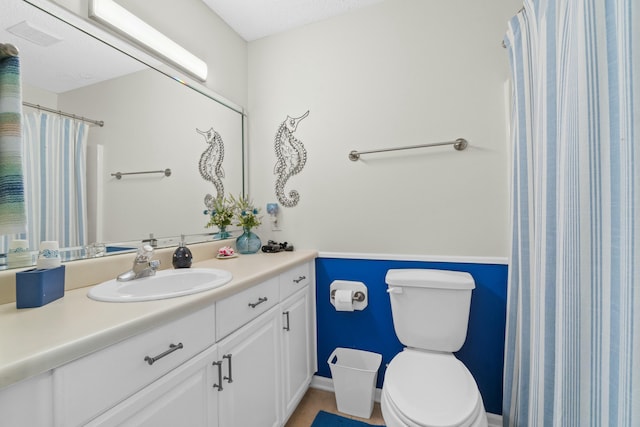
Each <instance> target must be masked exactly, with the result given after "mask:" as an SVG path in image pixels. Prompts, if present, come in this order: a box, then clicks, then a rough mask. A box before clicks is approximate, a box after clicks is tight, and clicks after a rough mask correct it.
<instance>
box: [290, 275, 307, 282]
mask: <svg viewBox="0 0 640 427" xmlns="http://www.w3.org/2000/svg"><path fill="white" fill-rule="evenodd" d="M306 278H307V276H298V278H297V279H293V281H294V282H296V283H300V282H302V281H303V280H304V279H306Z"/></svg>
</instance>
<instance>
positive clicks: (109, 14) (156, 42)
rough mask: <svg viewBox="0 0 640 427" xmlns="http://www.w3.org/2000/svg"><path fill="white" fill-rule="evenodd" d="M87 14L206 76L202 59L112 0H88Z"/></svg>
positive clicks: (161, 54)
mask: <svg viewBox="0 0 640 427" xmlns="http://www.w3.org/2000/svg"><path fill="white" fill-rule="evenodd" d="M89 17H90V18H92V19H94V20H96V21H98V22H100V23H102V24H104V25H106V26H108V27H109V28H111V29H113V30H115V31H117V32H118V33H120V34H122V35H124V36H126V37H128V38H130V39H131V40H133V41H134V42H136V43H139V44H140V45H142V46H143V47H145V48H147V49H150V50H152V51H154V52H155V53H157V54H158V55H160V56H162V57H163V58H165V59H166V60H168V61H170V62H171V63H172V64H174V65H176V66H177V67H179V68H181V69H182V70H184V71H186V72H188V73H189V74H191V75H192V76H194V77H197V78H198V79H199V80H201V81H205V80H207V64H206V63H205V62H204V61H203V60H201V59H200V58H198V57H197V56H195V55H193V54H192V53H191V52H189V51H187V50H186V49H185V48H183V47H182V46H180V45H179V44H177V43H176V42H174V41H173V40H171V39H169V38H168V37H166V36H165V35H164V34H162V33H161V32H160V31H158V30H156V29H155V28H153V27H152V26H151V25H149V24H147V23H146V22H144V21H142V20H141V19H140V18H138V17H137V16H135V15H134V14H132V13H131V12H129V11H128V10H126V9H125V8H123V7H122V6H120V5H119V4H117V3H116V2H114V1H113V0H89Z"/></svg>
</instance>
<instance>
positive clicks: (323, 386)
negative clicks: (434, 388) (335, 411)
mask: <svg viewBox="0 0 640 427" xmlns="http://www.w3.org/2000/svg"><path fill="white" fill-rule="evenodd" d="M310 387H312V388H317V389H318V390H324V391H330V392H331V393H334V388H333V380H332V379H331V378H325V377H320V376H318V375H314V376H313V378H312V379H311V385H310ZM381 393H382V390H381V389H379V388H376V392H375V396H374V400H375V401H376V402H378V403H379V402H380V396H381ZM487 420H488V421H489V427H502V416H501V415H496V414H492V413H490V412H487Z"/></svg>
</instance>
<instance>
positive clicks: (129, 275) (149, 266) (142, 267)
mask: <svg viewBox="0 0 640 427" xmlns="http://www.w3.org/2000/svg"><path fill="white" fill-rule="evenodd" d="M151 257H153V248H152V247H151V245H144V246H142V247H141V248H139V249H138V253H137V254H136V259H135V260H133V268H132V269H131V270H129V271H126V272H124V273H122V274H119V275H118V279H117V280H118V281H119V282H128V281H129V280H136V279H141V278H143V277H149V276H153V275H155V274H156V270H157V269H158V267H159V266H160V260H157V259H156V260H152V259H151Z"/></svg>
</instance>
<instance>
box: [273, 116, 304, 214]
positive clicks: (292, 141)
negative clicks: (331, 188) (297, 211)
mask: <svg viewBox="0 0 640 427" xmlns="http://www.w3.org/2000/svg"><path fill="white" fill-rule="evenodd" d="M308 115H309V111H307V112H306V113H304V114H303V115H302V116H300V117H290V116H287V119H286V120H285V121H284V122H282V124H281V125H280V127H279V128H278V132H277V133H276V138H275V152H276V166H275V168H274V173H275V175H276V176H277V179H276V197H277V198H278V201H279V202H280V203H281V204H282V206H286V207H289V208H290V207H293V206H296V205H297V204H298V201H299V200H300V194H299V193H298V192H297V191H296V190H291V191H289V194H288V195H287V194H285V191H284V187H285V185H286V184H287V181H288V180H289V178H291V177H292V176H293V175H296V174H298V173H300V172H301V171H302V168H304V165H305V163H306V162H307V150H305V148H304V144H303V143H302V141H299V140H298V139H297V138H296V137H295V136H293V133H294V132H295V131H296V129H297V128H298V124H299V123H300V122H301V121H302V120H303V119H304V118H305V117H307V116H308Z"/></svg>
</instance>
